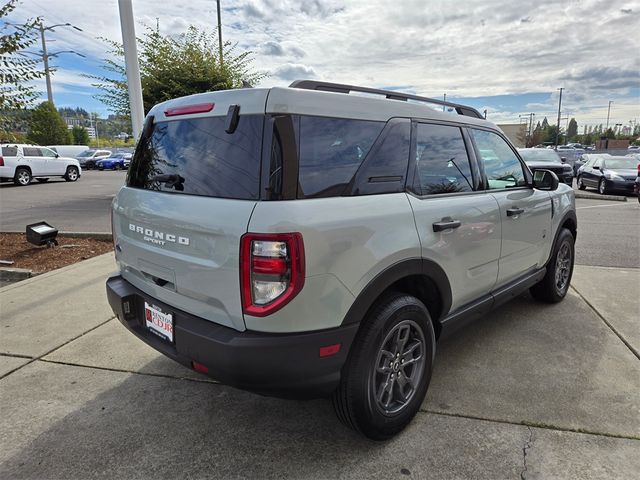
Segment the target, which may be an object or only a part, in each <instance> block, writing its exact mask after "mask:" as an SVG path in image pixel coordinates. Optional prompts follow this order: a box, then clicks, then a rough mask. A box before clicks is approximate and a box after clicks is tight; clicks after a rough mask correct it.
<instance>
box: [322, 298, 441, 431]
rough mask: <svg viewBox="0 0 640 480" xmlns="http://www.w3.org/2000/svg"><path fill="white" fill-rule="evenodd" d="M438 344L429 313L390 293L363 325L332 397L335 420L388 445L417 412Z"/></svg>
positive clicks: (413, 301)
mask: <svg viewBox="0 0 640 480" xmlns="http://www.w3.org/2000/svg"><path fill="white" fill-rule="evenodd" d="M435 347H436V340H435V334H434V331H433V325H432V323H431V317H430V316H429V311H428V310H427V308H426V307H425V306H424V304H423V303H422V302H421V301H420V300H418V299H417V298H415V297H412V296H410V295H405V294H402V293H393V294H390V295H389V296H387V297H385V298H384V299H383V300H382V301H380V302H379V303H378V304H377V305H376V306H375V307H374V308H373V309H372V311H371V313H370V314H369V315H368V317H367V318H366V319H365V320H364V324H363V326H362V328H361V330H360V332H359V333H358V336H357V337H356V340H355V341H354V344H353V346H352V350H351V352H350V355H349V359H348V361H347V363H346V365H345V367H344V368H343V371H342V378H341V380H340V385H339V386H338V389H337V390H336V391H335V392H334V395H333V406H334V408H335V411H336V414H337V415H338V418H340V420H341V421H342V422H343V423H344V424H345V425H347V426H348V427H350V428H353V429H355V430H357V431H359V432H360V433H362V434H363V435H365V436H366V437H368V438H370V439H372V440H386V439H388V438H391V437H392V436H394V435H395V434H397V433H399V432H400V431H401V430H402V429H404V428H405V427H406V426H407V425H408V424H409V422H411V420H412V419H413V417H414V416H415V415H416V413H417V412H418V410H419V408H420V405H422V401H423V400H424V397H425V395H426V393H427V388H428V386H429V382H430V380H431V371H432V367H433V357H434V354H435Z"/></svg>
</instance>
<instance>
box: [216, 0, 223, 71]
mask: <svg viewBox="0 0 640 480" xmlns="http://www.w3.org/2000/svg"><path fill="white" fill-rule="evenodd" d="M216 3H217V4H218V48H219V49H220V66H221V67H222V66H223V61H222V18H221V17H220V0H216Z"/></svg>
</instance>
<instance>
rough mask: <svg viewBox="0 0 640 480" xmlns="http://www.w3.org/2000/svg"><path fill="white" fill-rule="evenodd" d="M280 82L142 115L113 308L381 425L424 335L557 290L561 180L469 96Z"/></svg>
mask: <svg viewBox="0 0 640 480" xmlns="http://www.w3.org/2000/svg"><path fill="white" fill-rule="evenodd" d="M291 87H292V88H270V89H258V88H255V89H253V88H245V89H240V90H229V91H220V92H211V93H204V94H200V95H194V96H190V97H184V98H178V99H174V100H170V101H168V102H165V103H162V104H159V105H156V106H155V107H154V108H152V109H151V111H150V112H149V114H148V116H147V119H146V123H145V127H144V129H143V132H142V135H141V137H140V140H139V142H138V146H137V149H136V152H135V154H134V158H133V160H132V162H131V166H130V168H129V172H128V175H127V184H126V186H124V187H123V188H122V189H121V190H120V191H119V192H118V194H117V195H116V197H115V198H114V201H113V216H112V221H113V237H114V245H115V256H116V260H117V262H118V267H119V272H118V274H116V275H114V276H112V277H111V278H109V280H108V281H107V295H108V298H109V303H110V305H111V307H112V308H113V310H114V312H115V313H116V314H117V316H118V318H119V319H120V321H121V323H122V324H123V325H124V326H125V327H126V328H127V329H129V330H130V331H131V332H132V333H133V334H134V335H136V336H138V337H139V338H140V339H142V340H143V341H144V342H145V343H147V344H149V345H151V346H152V347H154V348H156V349H157V350H159V351H160V352H162V353H164V354H165V355H167V356H169V357H170V358H173V359H174V360H176V361H178V362H180V363H182V364H184V365H186V366H188V367H190V368H193V369H195V370H197V371H199V372H202V373H205V374H208V375H210V376H211V377H213V378H215V379H217V380H219V381H221V382H223V383H226V384H229V385H233V386H236V387H238V388H243V389H247V390H251V391H254V392H258V393H261V394H267V395H279V396H286V397H319V396H320V397H321V396H332V397H333V402H334V405H335V410H336V412H337V414H338V416H339V417H340V418H341V419H342V421H343V422H344V423H345V424H346V425H348V426H350V427H353V428H355V429H357V430H358V431H360V432H361V433H363V434H364V435H366V436H368V437H370V438H374V439H384V438H389V437H391V436H392V435H394V434H396V433H397V432H399V431H400V430H401V429H402V428H404V426H406V425H407V424H408V423H409V422H410V421H411V419H412V418H413V416H414V415H415V414H416V412H417V411H418V409H419V408H420V405H421V404H422V401H423V399H424V397H425V394H426V391H427V387H428V385H429V379H430V378H431V371H432V366H433V360H434V358H435V351H436V342H437V341H438V340H440V339H442V338H443V337H444V336H445V335H447V334H449V333H450V332H452V331H453V330H455V329H456V328H458V327H460V326H461V325H464V324H465V323H466V322H468V321H470V320H473V319H475V318H478V317H480V316H483V315H486V314H487V313H488V312H489V311H490V310H491V309H492V308H494V307H495V306H496V305H499V304H501V303H503V302H505V301H507V300H509V299H511V298H513V297H514V296H516V295H519V294H521V293H523V292H526V291H527V290H530V291H531V294H532V295H533V296H534V297H535V298H538V299H540V300H542V301H546V302H559V301H560V300H562V299H563V298H564V297H565V295H566V293H567V290H568V288H569V282H570V281H571V274H572V270H573V259H574V248H573V246H574V240H575V238H576V229H577V222H576V214H575V202H574V194H573V190H572V189H571V187H569V186H568V185H565V184H559V183H558V177H557V176H556V175H555V174H554V173H553V172H551V171H549V170H544V169H542V170H536V171H535V172H534V173H533V174H532V173H531V171H530V170H529V168H527V166H526V164H525V163H524V162H523V161H522V158H521V157H520V155H519V154H518V151H517V150H516V149H515V148H514V147H513V146H512V145H511V144H510V143H509V141H508V140H507V138H506V137H505V135H504V134H503V133H502V132H501V131H500V129H499V128H497V127H496V126H495V125H493V124H492V123H490V122H488V121H486V120H485V119H484V118H483V117H482V115H481V114H480V113H479V112H478V111H477V110H475V109H473V108H470V107H466V106H463V105H458V104H453V103H450V102H442V101H439V100H434V99H429V98H423V97H417V96H415V95H406V94H402V93H400V92H395V91H394V92H390V91H383V90H373V89H368V88H363V87H354V86H349V85H337V84H329V83H322V82H313V81H300V82H296V83H294V84H293V85H292V86H291ZM352 91H355V92H356V93H367V94H372V95H376V96H377V97H378V98H373V97H372V95H369V96H363V95H351V94H350V92H352ZM409 100H411V101H409ZM434 105H435V106H436V107H437V108H438V110H436V109H434V108H433V106H434ZM443 106H445V107H448V109H449V111H450V112H451V113H446V112H443V111H442V110H441V109H442V107H443ZM542 314H543V315H544V313H542ZM469 394H470V395H472V394H473V392H469ZM227 414H229V415H233V414H232V413H227Z"/></svg>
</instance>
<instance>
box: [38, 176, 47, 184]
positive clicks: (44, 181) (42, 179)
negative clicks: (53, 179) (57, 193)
mask: <svg viewBox="0 0 640 480" xmlns="http://www.w3.org/2000/svg"><path fill="white" fill-rule="evenodd" d="M36 180H37V181H38V182H40V183H46V182H48V181H49V179H48V178H46V177H45V178H36Z"/></svg>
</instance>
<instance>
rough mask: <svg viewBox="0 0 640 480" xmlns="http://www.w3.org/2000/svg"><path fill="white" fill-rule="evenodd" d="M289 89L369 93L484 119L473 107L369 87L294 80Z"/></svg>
mask: <svg viewBox="0 0 640 480" xmlns="http://www.w3.org/2000/svg"><path fill="white" fill-rule="evenodd" d="M289 87H290V88H301V89H304V90H318V91H322V92H334V93H346V94H349V93H350V92H361V93H371V94H374V95H383V96H384V97H385V98H388V99H390V100H400V101H403V102H406V101H407V100H415V101H418V102H424V103H431V104H434V105H442V106H445V107H451V108H452V109H454V110H455V111H456V112H457V113H458V115H466V116H467V117H475V118H482V119H484V116H483V115H482V114H481V113H480V112H479V111H478V110H476V109H475V108H473V107H469V106H466V105H460V104H459V103H452V102H446V101H443V100H438V99H436V98H429V97H421V96H418V95H411V94H409V93H402V92H394V91H391V90H382V89H377V88H369V87H358V86H355V85H345V84H342V83H330V82H319V81H316V80H296V81H294V82H293V83H292V84H291V85H289Z"/></svg>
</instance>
